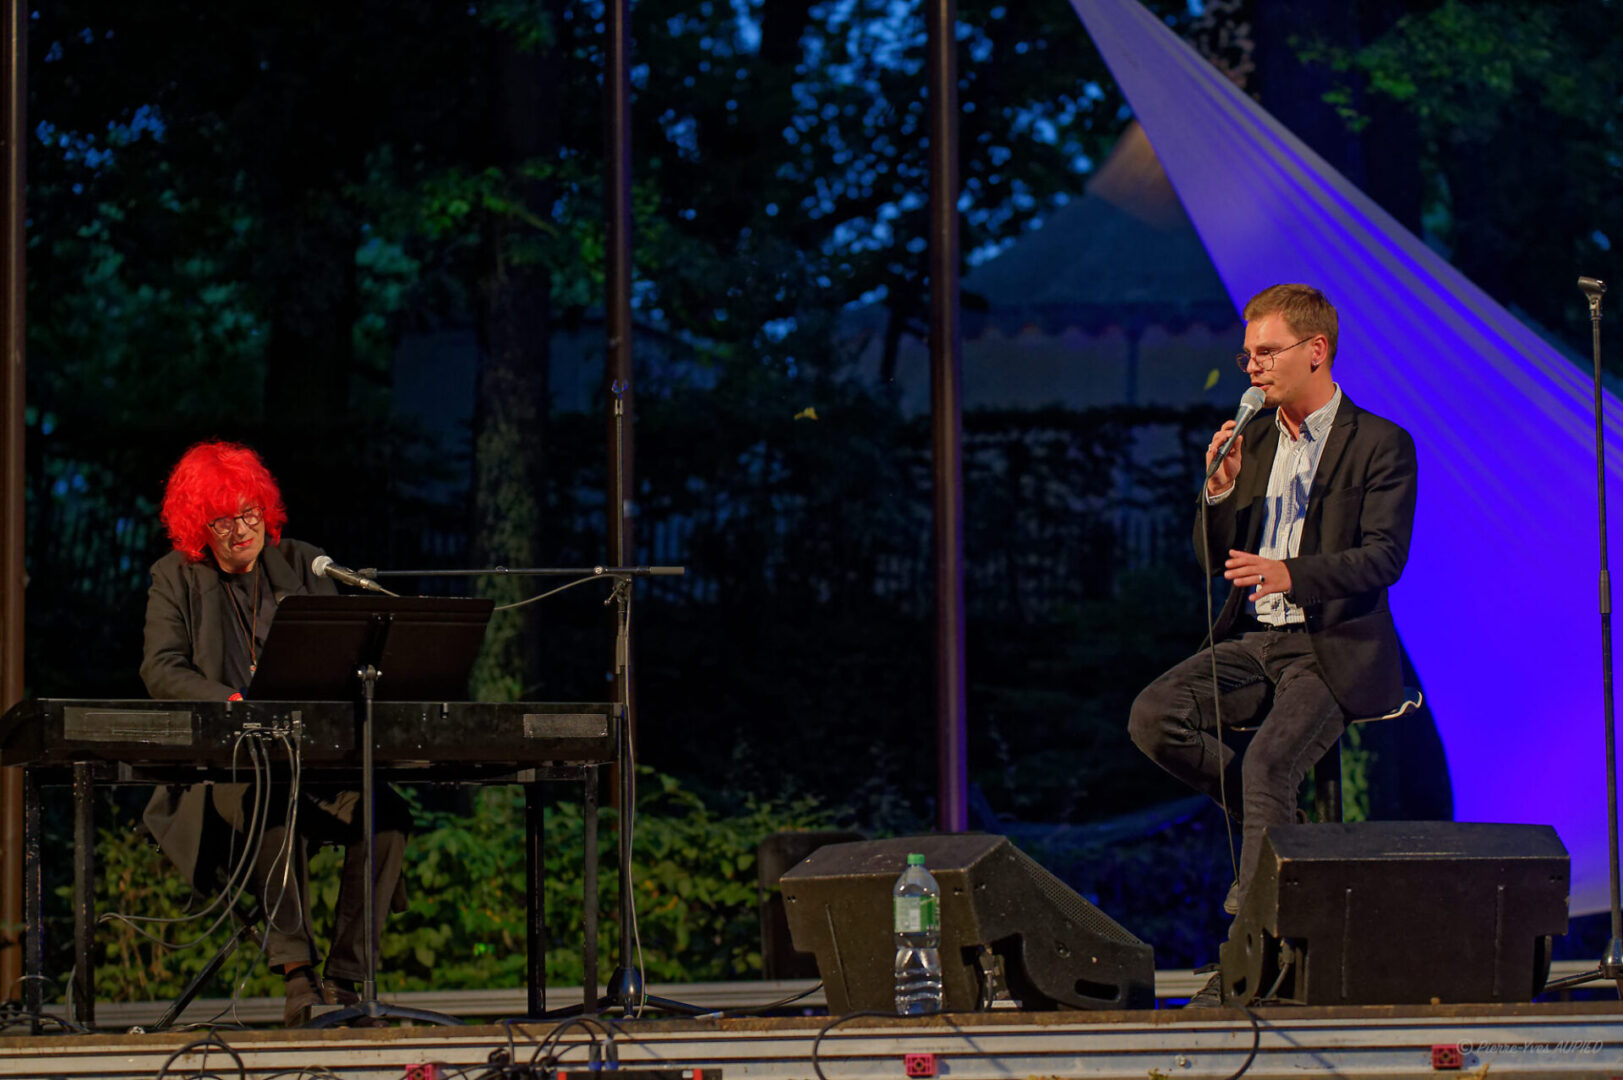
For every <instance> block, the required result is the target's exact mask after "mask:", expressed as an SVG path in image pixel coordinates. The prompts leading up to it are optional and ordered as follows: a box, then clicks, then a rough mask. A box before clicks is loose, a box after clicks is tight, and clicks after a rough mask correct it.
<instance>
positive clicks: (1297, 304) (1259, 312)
mask: <svg viewBox="0 0 1623 1080" xmlns="http://www.w3.org/2000/svg"><path fill="white" fill-rule="evenodd" d="M1244 315H1245V321H1246V322H1253V321H1255V320H1257V319H1262V318H1266V317H1267V316H1269V315H1278V316H1279V317H1280V318H1282V319H1284V320H1285V325H1286V326H1288V327H1290V328H1291V332H1292V333H1294V334H1296V335H1297V336H1298V337H1310V336H1318V335H1320V334H1323V335H1324V340H1325V341H1327V342H1329V343H1330V360H1331V362H1332V363H1333V362H1334V361H1335V358H1336V334H1337V331H1338V329H1339V327H1340V323H1339V321H1338V320H1337V318H1336V307H1335V305H1334V304H1332V303H1330V301H1328V300H1326V299H1325V298H1324V294H1323V293H1322V292H1320V291H1319V290H1317V289H1315V288H1314V287H1313V286H1311V285H1270V286H1269V287H1268V288H1266V289H1264V290H1262V291H1261V292H1260V293H1258V294H1257V295H1255V296H1253V297H1252V298H1251V299H1249V300H1247V301H1246V302H1245V312H1244Z"/></svg>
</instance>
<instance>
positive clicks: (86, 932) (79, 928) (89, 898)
mask: <svg viewBox="0 0 1623 1080" xmlns="http://www.w3.org/2000/svg"><path fill="white" fill-rule="evenodd" d="M73 961H74V962H73V1019H74V1020H76V1021H77V1022H78V1023H79V1024H81V1025H82V1026H84V1027H86V1028H90V1027H94V1026H95V1024H96V784H95V780H94V779H93V778H92V777H91V775H90V764H89V763H88V762H76V763H74V766H73Z"/></svg>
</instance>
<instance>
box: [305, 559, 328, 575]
mask: <svg viewBox="0 0 1623 1080" xmlns="http://www.w3.org/2000/svg"><path fill="white" fill-rule="evenodd" d="M331 565H332V556H331V555H317V556H316V557H315V558H313V559H311V560H310V572H311V573H312V574H314V575H315V576H316V577H326V576H327V567H329V566H331Z"/></svg>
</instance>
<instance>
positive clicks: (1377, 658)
mask: <svg viewBox="0 0 1623 1080" xmlns="http://www.w3.org/2000/svg"><path fill="white" fill-rule="evenodd" d="M1244 435H1245V444H1244V446H1243V447H1242V448H1241V450H1240V474H1239V477H1238V478H1237V479H1236V480H1235V489H1234V492H1233V493H1232V494H1231V495H1230V496H1229V497H1228V498H1227V499H1224V500H1223V501H1222V502H1220V503H1217V504H1216V505H1214V506H1211V507H1209V508H1208V519H1207V530H1208V534H1209V539H1210V548H1209V552H1203V551H1202V550H1201V542H1200V541H1201V537H1200V520H1199V517H1198V511H1197V517H1196V520H1195V554H1196V557H1197V558H1199V559H1200V560H1201V565H1202V567H1203V568H1205V569H1206V570H1207V572H1208V575H1209V576H1213V577H1215V576H1216V575H1217V574H1220V573H1222V571H1223V561H1224V560H1225V559H1226V558H1228V552H1229V549H1230V548H1236V549H1239V550H1242V551H1252V552H1254V551H1256V550H1257V549H1258V548H1259V547H1260V546H1261V543H1262V518H1263V501H1264V499H1265V497H1266V496H1267V492H1268V476H1269V473H1270V471H1271V470H1272V468H1273V461H1274V451H1275V449H1276V448H1277V446H1278V444H1279V428H1278V427H1277V426H1276V425H1275V423H1274V414H1273V413H1272V412H1269V413H1267V414H1265V415H1262V416H1258V417H1256V418H1254V419H1253V420H1252V421H1251V422H1250V423H1249V424H1247V425H1246V427H1245V429H1244ZM1417 488H1418V476H1417V466H1416V462H1415V451H1414V440H1413V439H1411V438H1410V437H1409V433H1408V432H1406V431H1404V430H1403V429H1402V428H1401V427H1399V426H1398V425H1396V424H1394V423H1392V422H1391V421H1390V420H1385V419H1383V418H1381V417H1379V416H1376V415H1375V414H1374V413H1371V412H1365V411H1364V410H1363V409H1360V408H1359V407H1358V406H1356V405H1354V404H1353V403H1352V399H1351V398H1349V397H1347V396H1346V394H1345V393H1343V394H1342V397H1341V406H1340V408H1339V409H1337V410H1336V418H1335V421H1334V422H1333V423H1332V424H1331V426H1330V435H1329V438H1327V439H1326V440H1325V444H1324V454H1323V456H1321V457H1320V458H1319V467H1318V471H1317V472H1315V473H1314V475H1313V487H1312V489H1311V490H1310V491H1309V492H1308V499H1307V518H1306V520H1305V521H1304V522H1303V523H1302V543H1301V548H1300V553H1299V554H1298V555H1297V556H1296V558H1294V559H1286V560H1284V562H1285V565H1286V567H1287V568H1289V570H1290V575H1291V590H1290V592H1289V593H1287V594H1286V598H1287V599H1288V600H1290V601H1291V602H1292V603H1294V604H1298V605H1300V606H1301V607H1302V609H1303V611H1304V612H1305V614H1306V616H1307V626H1308V630H1309V631H1310V632H1311V638H1312V641H1313V651H1314V653H1315V654H1316V655H1317V656H1318V660H1319V667H1320V668H1321V669H1322V670H1323V672H1324V678H1325V682H1326V683H1328V684H1329V687H1330V691H1331V693H1333V694H1335V696H1336V700H1337V701H1338V702H1339V703H1340V704H1341V707H1342V709H1343V710H1344V711H1345V712H1346V713H1347V715H1348V716H1349V717H1367V716H1379V715H1380V714H1381V713H1384V712H1386V711H1387V710H1389V709H1391V708H1392V707H1393V706H1395V705H1397V704H1398V703H1399V702H1400V701H1401V700H1402V698H1403V660H1402V652H1401V649H1400V647H1399V645H1398V638H1397V632H1396V631H1395V630H1394V628H1393V625H1392V614H1391V612H1390V610H1389V609H1388V607H1387V599H1386V590H1387V588H1388V587H1389V586H1391V585H1392V584H1393V583H1395V582H1396V581H1397V580H1398V576H1399V575H1400V574H1402V573H1403V564H1404V563H1405V562H1406V561H1408V558H1409V539H1410V536H1411V534H1412V533H1413V531H1414V508H1415V496H1416V491H1417ZM1253 588H1255V585H1254V584H1253V585H1243V586H1238V587H1236V588H1234V589H1231V590H1230V592H1229V596H1228V599H1227V601H1226V602H1225V603H1224V604H1223V610H1222V612H1221V613H1220V614H1219V615H1218V617H1217V622H1216V625H1215V627H1214V628H1213V636H1214V638H1215V639H1216V640H1218V641H1221V640H1222V639H1223V638H1225V637H1229V636H1231V635H1232V634H1233V632H1234V630H1235V623H1236V622H1237V621H1238V620H1239V618H1240V616H1241V615H1242V614H1243V613H1244V611H1245V600H1246V597H1247V595H1249V593H1250V592H1251V590H1252V589H1253Z"/></svg>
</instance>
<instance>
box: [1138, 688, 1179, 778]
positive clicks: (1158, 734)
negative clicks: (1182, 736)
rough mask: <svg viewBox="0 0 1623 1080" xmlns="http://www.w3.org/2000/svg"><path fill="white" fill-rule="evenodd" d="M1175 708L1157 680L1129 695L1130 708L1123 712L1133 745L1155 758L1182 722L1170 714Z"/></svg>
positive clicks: (1172, 737) (1171, 740) (1170, 740)
mask: <svg viewBox="0 0 1623 1080" xmlns="http://www.w3.org/2000/svg"><path fill="white" fill-rule="evenodd" d="M1175 712H1176V709H1175V707H1174V703H1173V701H1172V695H1170V694H1168V693H1167V691H1166V688H1165V687H1164V686H1163V685H1162V683H1161V682H1160V681H1156V682H1153V683H1151V684H1150V685H1149V686H1147V687H1145V688H1144V689H1143V691H1142V692H1140V693H1139V695H1138V697H1136V698H1134V699H1133V707H1132V710H1131V711H1130V712H1129V713H1128V714H1127V734H1128V735H1129V736H1130V737H1131V738H1132V740H1133V745H1134V746H1137V747H1138V748H1139V749H1140V750H1142V751H1144V753H1146V754H1148V755H1149V756H1150V757H1151V758H1156V759H1158V758H1159V757H1160V756H1161V754H1162V752H1163V751H1164V750H1165V748H1166V747H1167V745H1168V744H1170V743H1171V742H1173V741H1174V740H1175V738H1176V733H1177V732H1178V730H1179V729H1180V728H1181V727H1183V726H1184V725H1183V724H1182V723H1181V722H1180V721H1179V720H1178V719H1177V718H1176V716H1175V715H1174V713H1175Z"/></svg>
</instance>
